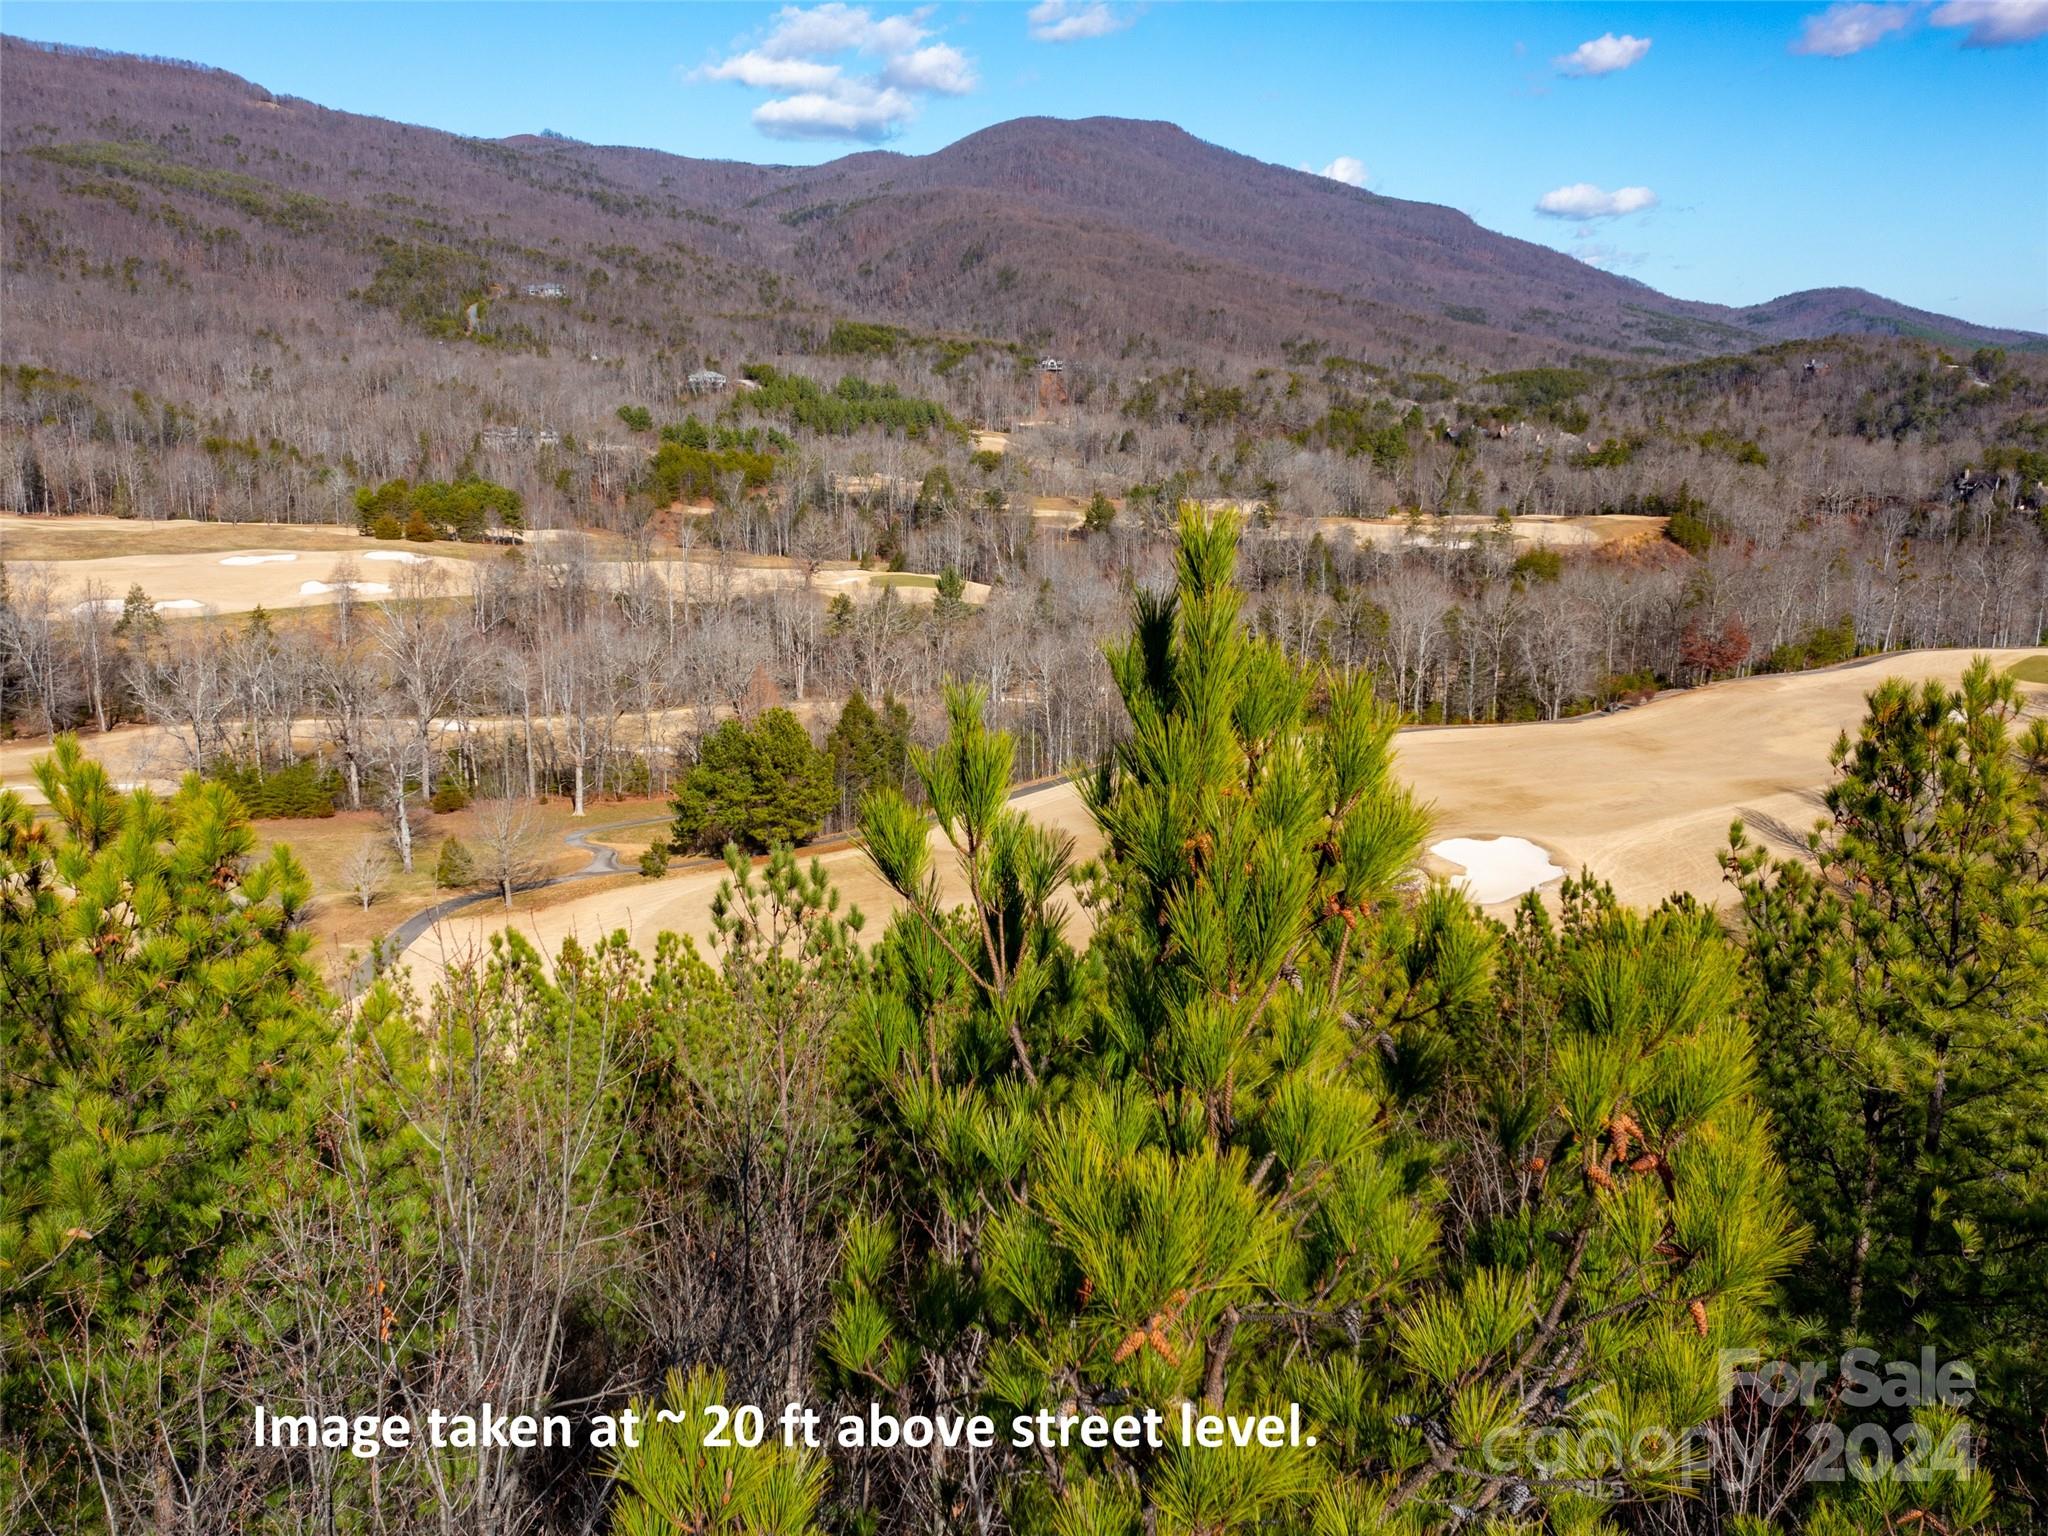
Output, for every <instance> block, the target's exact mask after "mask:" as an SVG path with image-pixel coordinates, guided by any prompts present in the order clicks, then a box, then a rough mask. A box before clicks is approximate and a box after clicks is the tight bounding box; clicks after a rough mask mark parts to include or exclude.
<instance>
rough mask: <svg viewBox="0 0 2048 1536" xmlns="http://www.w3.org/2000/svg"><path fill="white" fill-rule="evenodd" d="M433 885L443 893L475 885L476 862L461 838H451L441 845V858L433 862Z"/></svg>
mask: <svg viewBox="0 0 2048 1536" xmlns="http://www.w3.org/2000/svg"><path fill="white" fill-rule="evenodd" d="M434 884H436V885H438V886H439V887H440V888H441V889H442V890H444V891H452V890H459V889H460V888H461V887H463V886H465V885H474V884H476V860H475V859H473V858H471V857H470V856H469V849H468V848H467V847H465V846H464V844H463V841H462V839H461V838H459V837H451V838H449V839H448V841H447V842H445V843H443V844H442V845H441V856H440V857H439V858H437V859H435V860H434Z"/></svg>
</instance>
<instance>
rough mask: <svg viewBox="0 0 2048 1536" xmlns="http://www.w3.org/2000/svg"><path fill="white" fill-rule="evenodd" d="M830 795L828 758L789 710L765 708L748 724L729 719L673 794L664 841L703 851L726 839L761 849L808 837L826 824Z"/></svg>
mask: <svg viewBox="0 0 2048 1536" xmlns="http://www.w3.org/2000/svg"><path fill="white" fill-rule="evenodd" d="M832 795H833V787H832V761H831V759H830V758H829V757H828V756H826V754H825V753H823V752H820V751H819V750H818V749H817V748H816V747H814V746H812V745H811V738H810V733H809V732H807V731H806V730H805V729H804V728H803V725H802V723H801V722H799V721H798V719H797V718H796V716H795V715H792V714H791V713H790V712H789V711H788V710H786V709H769V710H764V711H762V713H761V717H760V718H759V719H758V720H756V721H755V722H754V723H753V725H752V726H751V727H749V726H747V725H746V724H744V723H743V722H741V721H738V720H728V721H726V722H725V723H724V724H722V725H720V726H719V728H718V729H717V730H716V731H714V732H712V734H711V735H710V737H709V738H708V739H707V740H706V741H705V743H704V745H703V747H702V749H701V750H700V751H699V752H698V754H697V761H696V763H695V764H694V765H693V766H692V768H691V769H690V772H689V774H688V775H687V776H686V777H685V778H684V780H683V783H682V784H681V786H680V787H679V788H678V789H677V790H676V793H675V794H674V796H673V797H672V800H671V803H672V805H673V807H674V810H675V821H674V823H673V826H672V827H671V830H670V834H669V835H670V842H671V843H672V845H673V846H674V847H675V848H677V849H679V850H702V851H704V852H707V853H715V852H718V851H720V850H722V849H723V848H724V847H725V845H726V844H727V843H737V844H738V845H739V846H740V847H741V848H743V849H746V850H748V851H750V852H756V853H760V852H765V851H767V850H768V849H770V848H773V847H775V846H777V845H778V844H796V843H802V842H806V841H808V840H809V839H811V838H812V837H815V836H816V835H817V833H818V829H819V828H820V827H822V826H823V825H824V824H825V815H826V813H827V812H828V811H829V810H830V809H831V808H832Z"/></svg>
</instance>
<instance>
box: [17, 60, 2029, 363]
mask: <svg viewBox="0 0 2048 1536" xmlns="http://www.w3.org/2000/svg"><path fill="white" fill-rule="evenodd" d="M0 69H4V70H5V74H6V76H7V81H6V83H7V87H8V96H9V105H10V111H9V113H8V114H7V118H6V121H5V122H4V124H0V153H4V154H5V156H6V159H7V182H8V186H9V191H10V202H11V203H12V204H14V205H15V209H16V211H15V212H11V213H10V215H9V235H10V238H11V239H12V238H14V237H16V236H17V235H19V234H21V233H22V232H24V231H27V230H34V231H37V232H39V237H40V238H43V239H44V240H45V241H46V243H47V242H48V241H49V240H50V239H51V238H52V235H51V232H53V231H56V230H58V229H60V228H62V227H66V226H79V225H81V220H80V218H79V209H80V208H81V207H82V206H85V207H93V208H94V210H95V213H94V216H93V217H92V218H89V219H85V220H84V221H83V224H84V225H89V226H92V227H94V228H95V229H97V227H98V225H99V224H100V223H102V222H104V221H105V219H106V218H111V217H113V216H114V214H115V211H116V210H122V211H125V212H127V213H128V214H130V215H131V216H132V217H133V219H135V220H140V221H143V222H145V223H149V224H153V225H155V226H159V227H157V228H153V229H149V230H141V229H129V230H126V231H124V232H118V233H117V232H116V231H114V230H113V229H112V227H111V226H109V228H108V229H107V230H106V232H105V233H104V235H96V236H95V238H94V239H92V240H86V241H84V242H83V243H82V244H78V249H79V250H80V252H81V253H89V254H90V257H91V259H93V260H97V261H101V262H112V261H117V260H121V259H125V257H126V256H127V255H128V254H129V253H130V252H132V250H134V249H135V248H137V247H138V246H142V247H149V248H156V247H160V246H162V245H163V244H164V243H165V236H164V234H163V231H162V228H161V227H160V226H162V225H163V223H164V221H165V219H166V218H167V217H168V218H170V219H171V220H172V222H173V223H174V224H175V223H179V222H182V221H185V220H190V219H194V218H204V219H218V218H219V217H220V216H221V214H222V213H223V212H225V214H226V215H227V216H228V218H229V222H227V223H223V224H219V225H217V227H218V228H223V229H230V230H233V231H235V232H236V234H237V235H239V236H240V237H242V238H244V239H245V240H251V241H257V242H260V243H261V244H262V245H263V246H264V247H265V248H266V249H268V250H270V251H271V252H272V254H271V255H268V256H266V257H265V260H266V261H281V262H284V263H286V264H288V265H292V266H295V267H298V268H300V269H302V270H303V271H304V272H305V273H306V275H307V276H308V277H309V278H311V277H313V276H314V275H315V274H318V276H319V278H320V280H321V281H322V282H323V283H324V284H325V286H326V288H327V289H328V290H329V291H330V292H333V293H336V294H338V295H352V296H360V295H363V294H369V295H372V299H371V302H373V303H374V302H377V299H376V296H377V295H379V294H388V293H389V292H390V291H391V290H392V287H393V282H392V281H391V280H390V279H391V273H390V271H389V270H388V269H389V268H390V266H391V264H392V261H393V258H392V257H391V255H390V253H389V247H390V246H391V245H392V244H393V243H394V242H398V243H405V242H414V243H417V242H419V241H422V240H425V241H430V242H431V243H432V244H433V245H434V246H435V247H436V248H438V249H439V250H441V251H443V252H444V253H446V254H444V255H441V256H437V257H436V258H435V259H436V260H437V261H440V262H441V263H442V265H443V266H444V267H446V268H447V269H448V270H447V271H446V272H445V273H443V274H442V277H443V278H444V279H445V281H439V282H438V283H437V284H429V285H427V286H428V287H429V288H431V289H432V291H425V290H422V289H421V285H420V283H419V282H418V281H415V278H417V276H418V274H413V275H412V276H410V277H407V278H406V279H405V281H406V282H409V283H412V288H411V289H409V290H408V296H407V297H405V299H404V302H403V303H402V304H400V305H399V307H401V308H402V307H404V304H410V305H411V306H412V308H413V309H415V310H421V309H422V308H423V307H424V308H426V309H433V310H434V313H433V314H432V315H431V316H430V317H428V318H430V319H431V320H432V322H433V323H434V324H446V323H450V322H452V321H453V320H454V319H455V318H456V317H457V316H459V314H460V313H461V308H462V306H461V305H459V304H454V302H453V301H454V299H455V298H457V297H459V296H460V295H461V294H462V293H463V292H472V293H473V292H478V291H482V290H483V289H485V288H486V287H488V286H491V285H493V284H496V285H499V286H503V285H506V284H515V285H516V284H517V283H518V282H519V281H521V280H524V279H531V278H535V277H539V278H546V277H550V276H554V275H557V274H555V273H552V272H550V271H547V270H543V269H548V268H560V269H561V272H560V274H559V275H560V276H564V277H567V278H569V279H571V280H572V281H573V282H574V285H575V286H576V288H577V291H578V293H579V295H581V296H584V297H585V298H590V299H592V301H593V302H594V295H595V294H596V291H597V290H598V289H600V288H603V289H608V290H611V292H610V298H612V299H616V298H617V292H616V290H615V289H613V287H612V285H613V283H614V281H615V280H616V279H618V278H620V277H624V276H626V275H628V274H630V275H631V277H632V279H633V280H634V281H635V282H636V283H638V284H640V285H641V286H643V287H648V288H649V291H650V294H651V293H652V291H653V289H654V288H656V287H658V288H660V289H661V292H662V294H663V298H662V300H661V301H662V302H682V303H684V304H686V305H689V306H691V307H692V308H694V309H698V310H705V309H709V310H715V311H720V312H735V313H736V312H739V311H741V310H742V309H744V308H753V309H756V310H760V311H762V312H771V311H775V310H777V309H778V308H781V309H784V310H786V308H787V306H789V305H795V306H797V308H798V309H800V310H803V311H807V312H812V313H820V312H822V313H832V314H841V315H849V316H852V317H857V318H863V319H870V320H876V321H882V322H887V323H893V324H899V325H911V326H918V327H923V328H927V329H933V330H941V331H950V332H963V333H970V334H975V335H981V336H986V337H996V338H1005V339H1008V340H1011V341H1013V342H1015V343H1017V344H1019V345H1021V346H1025V347H1031V348H1037V347H1046V348H1050V349H1055V350H1059V351H1062V352H1076V353H1078V352H1087V351H1093V352H1096V353H1101V352H1103V351H1107V350H1112V349H1113V350H1116V351H1118V352H1119V353H1120V355H1123V356H1155V357H1159V358H1162V359H1164V358H1169V357H1172V356H1175V355H1185V356H1190V357H1192V356H1198V355H1211V356H1214V355H1221V354H1226V353H1228V354H1237V355H1243V354H1247V353H1249V354H1259V355H1268V354H1272V353H1274V352H1277V351H1278V350H1280V349H1281V348H1282V347H1283V346H1291V347H1307V346H1314V347H1317V348H1319V349H1322V350H1324V351H1328V352H1334V353H1339V354H1351V355H1360V356H1364V355H1376V356H1377V355H1395V354H1399V355H1409V356H1416V357H1421V356H1430V355H1435V356H1441V357H1444V358H1446V359H1459V360H1464V361H1466V362H1468V363H1470V364H1472V365H1473V366H1479V367H1485V366H1510V367H1512V366H1527V365H1534V364H1539V363H1546V362H1569V361H1570V360H1571V359H1572V358H1573V357H1575V356H1579V355H1596V356H1607V357H1613V358H1617V359H1621V358H1628V357H1631V356H1634V357H1641V358H1644V359H1646V360H1655V359H1665V360H1672V361H1680V360H1684V359H1687V358H1691V357H1700V356H1709V355H1713V354H1716V353H1725V352H1730V351H1743V350H1748V349H1750V348H1753V347H1757V346H1761V345H1766V344H1769V343H1772V342H1779V341H1785V340H1792V339H1807V338H1809V337H1812V338H1818V337H1820V336H1824V335H1904V336H1910V337H1915V338H1918V339H1923V340H1937V341H1942V342H1947V343H1951V344H1955V345H1960V346H1971V345H1979V344H1985V343H1996V344H2003V345H2009V346H2021V347H2026V348H2029V349H2033V348H2040V347H2048V338H2044V337H2040V336H2036V335H2034V334H2032V333H2028V332H2023V331H2016V330H2013V329H2010V328H2005V327H1996V326H1983V325H1977V324H1975V323H1973V322H1970V321H1967V320H1963V319H1959V318H1956V317H1952V316H1946V315H1939V314H1936V313H1934V312H1931V311H1926V310H1920V309H1916V308H1914V307H1912V306H1909V305H1904V304H1900V303H1898V302H1896V301H1893V300H1890V299H1886V298H1884V297H1882V296H1880V295H1875V294H1869V293H1866V292H1864V291H1862V290H1855V289H1847V288H1819V289H1809V290H1802V291H1799V292H1796V293H1792V294H1784V295H1779V296H1777V297H1776V298H1772V299H1768V300H1764V301H1762V302H1760V303H1758V304H1754V305H1750V306H1746V307H1730V306H1723V305H1715V304H1709V303H1705V302H1702V301H1695V300H1685V299H1677V298H1672V297H1670V296H1668V295H1665V294H1662V293H1660V292H1659V291H1658V290H1656V289H1654V288H1652V287H1650V286H1649V285H1647V284H1645V283H1642V282H1640V281H1638V280H1636V279H1634V278H1630V277H1626V276H1623V275H1620V274H1616V273H1609V272H1605V271H1602V270H1600V269H1598V268H1595V267H1592V266H1589V265H1587V264H1586V263H1584V262H1581V261H1579V260H1577V259H1576V258H1574V257H1572V256H1570V255H1568V254H1565V253H1563V252H1560V251H1556V250H1554V249H1552V248H1550V247H1548V246H1544V245H1540V244H1537V243H1535V242H1531V241H1525V240H1520V239H1517V238H1516V237H1513V236H1508V235H1503V234H1500V233H1497V232H1495V231H1491V230H1487V229H1485V228H1484V227H1483V226H1481V225H1479V224H1478V223H1477V222H1475V221H1474V220H1472V219H1471V218H1470V217H1469V216H1468V215H1466V214H1464V213H1462V212H1460V211H1458V210H1456V209H1453V208H1449V207H1446V206H1444V205H1441V204H1434V203H1426V202H1419V201H1412V200H1407V199H1400V198H1392V197H1388V196H1385V195H1384V194H1380V193H1374V192H1371V191H1369V190H1365V189H1360V188H1353V187H1349V186H1346V185H1344V184H1342V183H1339V182H1335V181H1331V180H1329V179H1327V178H1323V177H1319V176H1316V175H1313V174H1311V173H1308V172H1304V171H1299V170H1295V169H1291V168H1288V167H1285V166H1279V165H1273V164H1270V163H1267V162H1264V161H1260V160H1257V159H1255V158H1254V157H1251V156H1248V155H1244V154H1241V153H1239V152H1237V151H1234V150H1230V149H1227V148H1225V147H1222V146H1219V145H1214V144H1210V143H1208V142H1206V141H1204V140H1202V139H1200V138H1198V137H1196V136H1195V135H1193V134H1191V133H1189V132H1188V131H1187V130H1185V129H1183V128H1180V127H1178V126H1177V125H1175V124H1172V123H1168V122H1163V121H1158V120H1140V119H1125V118H1114V117H1103V116H1095V117H1087V118H1077V119H1066V118H1053V117H1042V116H1041V117H1027V118H1017V119H1011V120H1009V121H1007V122H1003V123H998V124H992V125H990V126H988V127H986V128H983V129H980V130H977V131H976V132H974V133H971V134H968V135H966V136H965V137H963V138H961V139H959V140H956V141H955V142H954V143H952V144H950V145H947V146H946V147H944V148H942V149H940V150H936V151H933V152H932V153H930V154H926V155H908V154H903V153H901V152H898V151H893V150H886V149H884V150H863V151H859V152H856V153H854V154H851V155H846V156H842V157H840V158H838V159H836V160H832V161H828V162H825V163H823V164H821V165H817V166H775V165H761V164H756V163H753V162H748V161H736V160H712V159H701V158H693V157H689V156H681V155H674V154H670V153H668V152H666V151H662V150H655V149H647V148H642V147H636V146H598V145H590V144H585V143H582V142H580V141H577V140H573V139H568V138H564V137H560V136H556V135H553V134H549V133H530V134H516V135H511V136H509V137H507V138H503V139H482V138H472V137H466V136H462V135H456V134H449V133H445V132H443V131H441V130H438V129H433V128H427V127H423V126H419V125H410V124H402V123H397V122H394V121H391V120H388V119H383V118H376V117H370V116H366V115H363V114H356V113H348V112H342V111H339V110H336V109H331V108H327V107H322V106H319V105H318V104H317V103H312V102H307V101H303V100H300V99H298V98H289V97H278V96H276V95H274V94H272V93H271V92H269V91H267V90H265V89H264V88H263V87H261V86H259V85H256V84H253V83H251V82H248V81H246V80H243V79H241V78H240V77H238V76H235V75H233V74H231V73H229V72H227V71H223V70H216V69H212V68H209V67H207V66H197V65H194V66H187V65H183V64H174V63H168V62H164V61H153V60H144V59H139V58H135V57H132V56H127V55H118V54H103V53H97V52H92V51H85V50H70V49H57V48H51V47H48V46H46V45H42V44H35V43H27V42H24V41H21V40H18V39H14V38H7V39H5V42H4V47H0ZM166 210H168V213H167V212H166ZM294 210H296V212H294ZM19 212H25V213H26V214H27V219H26V222H24V221H23V220H22V219H21V218H19V217H17V216H16V215H17V213H19ZM295 221H297V222H298V223H303V224H305V225H306V226H307V227H304V228H301V227H295ZM313 226H318V228H317V230H316V229H315V228H314V227H313ZM74 243H77V242H74ZM65 245H66V241H65V240H63V239H58V240H57V241H56V246H57V247H64V246H65ZM415 290H419V291H415ZM443 290H445V291H443ZM337 302H338V300H337ZM451 306H452V307H451ZM623 319H624V317H623V316H619V317H613V323H623Z"/></svg>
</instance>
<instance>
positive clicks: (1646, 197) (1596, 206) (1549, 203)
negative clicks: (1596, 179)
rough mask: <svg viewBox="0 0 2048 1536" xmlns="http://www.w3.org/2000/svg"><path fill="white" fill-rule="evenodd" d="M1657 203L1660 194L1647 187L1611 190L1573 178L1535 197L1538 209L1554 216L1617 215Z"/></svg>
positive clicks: (1595, 216) (1602, 216)
mask: <svg viewBox="0 0 2048 1536" xmlns="http://www.w3.org/2000/svg"><path fill="white" fill-rule="evenodd" d="M1656 206H1657V194H1656V193H1654V192H1652V191H1651V190H1650V189H1649V188H1648V187H1616V188H1615V189H1614V190H1613V191H1612V192H1608V191H1604V190H1602V189H1601V188H1599V187H1596V186H1594V185H1593V183H1591V182H1590V181H1578V182H1573V183H1572V185H1570V186H1568V187H1559V188H1558V189H1557V190H1556V191H1554V192H1546V193H1544V194H1543V195H1542V196H1541V197H1539V198H1537V199H1536V211H1537V212H1538V213H1546V214H1548V215H1550V217H1552V218H1553V219H1614V218H1619V217H1621V215H1623V214H1625V213H1641V212H1642V211H1643V210H1644V209H1645V208H1654V207H1656Z"/></svg>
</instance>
